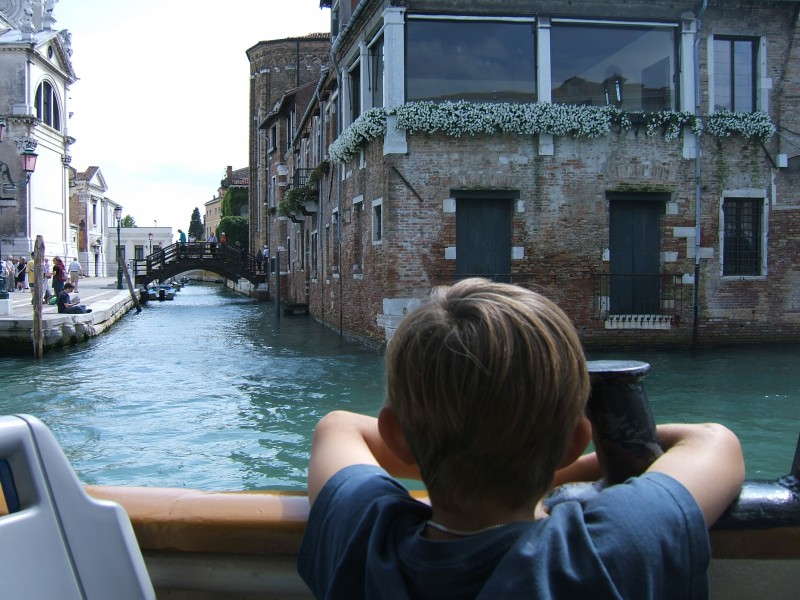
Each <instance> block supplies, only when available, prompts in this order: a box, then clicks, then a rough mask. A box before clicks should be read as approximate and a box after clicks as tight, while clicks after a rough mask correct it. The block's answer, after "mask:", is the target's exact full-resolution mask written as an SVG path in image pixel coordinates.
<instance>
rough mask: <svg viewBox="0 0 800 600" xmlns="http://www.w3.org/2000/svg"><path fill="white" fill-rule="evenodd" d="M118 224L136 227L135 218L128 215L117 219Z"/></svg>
mask: <svg viewBox="0 0 800 600" xmlns="http://www.w3.org/2000/svg"><path fill="white" fill-rule="evenodd" d="M119 226H120V227H137V225H136V220H135V219H134V218H133V217H132V216H130V215H125V216H124V217H122V218H121V219H120V220H119Z"/></svg>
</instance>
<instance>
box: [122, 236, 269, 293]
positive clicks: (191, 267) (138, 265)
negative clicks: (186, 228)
mask: <svg viewBox="0 0 800 600" xmlns="http://www.w3.org/2000/svg"><path fill="white" fill-rule="evenodd" d="M132 265H133V274H134V281H135V282H136V285H142V286H147V285H148V284H149V283H152V282H153V281H167V280H168V279H173V278H175V277H177V276H178V275H180V274H181V273H186V272H188V271H210V272H212V273H216V274H217V275H221V276H222V277H224V278H225V279H231V280H233V281H238V280H239V279H247V280H248V281H249V282H250V283H252V284H253V285H258V284H260V283H264V282H265V281H266V278H267V276H266V273H265V272H260V271H259V269H258V265H257V264H256V260H255V257H253V256H250V255H249V254H246V253H244V252H240V251H239V250H236V249H235V248H232V247H231V246H229V245H222V244H219V243H217V244H210V243H208V242H194V243H186V244H180V243H176V244H171V245H169V246H165V247H164V248H162V249H160V250H156V251H155V252H153V253H152V254H151V255H149V256H147V257H145V258H139V259H135V260H133V261H132ZM263 266H264V269H265V271H266V269H267V267H266V265H263Z"/></svg>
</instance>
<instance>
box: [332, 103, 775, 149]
mask: <svg viewBox="0 0 800 600" xmlns="http://www.w3.org/2000/svg"><path fill="white" fill-rule="evenodd" d="M721 112H722V111H718V112H717V113H714V114H712V115H711V116H710V117H709V118H708V120H709V123H708V128H707V129H708V131H709V133H711V135H715V136H729V135H731V134H732V133H738V134H740V135H742V136H744V137H759V138H761V139H762V140H765V139H768V138H769V137H770V136H771V135H772V134H773V133H774V132H775V126H774V125H773V124H772V121H771V120H770V118H769V116H768V115H766V114H765V113H727V114H725V113H723V114H721ZM387 114H388V115H394V116H395V117H396V118H397V123H396V125H395V127H396V128H397V129H401V130H405V131H407V132H408V133H437V132H441V133H444V134H446V135H449V136H453V137H461V136H462V135H477V134H482V133H483V134H493V133H511V134H517V135H537V134H550V135H554V136H559V137H563V136H572V137H586V138H590V139H592V138H597V137H601V136H604V135H607V134H608V133H610V131H611V125H612V124H616V125H618V126H619V129H620V131H622V130H625V131H630V130H632V129H635V130H636V131H638V129H639V127H640V126H641V125H644V126H645V133H646V134H647V135H648V136H652V135H656V134H657V133H658V132H661V133H662V134H663V136H664V138H665V139H667V140H672V139H675V138H676V137H678V136H679V135H681V132H682V131H683V129H684V128H685V127H688V128H689V129H690V131H691V132H692V133H694V134H695V135H700V134H701V133H702V131H703V121H702V119H701V118H700V117H698V116H697V115H694V114H692V113H690V112H686V111H673V110H667V111H660V112H647V113H646V112H642V111H634V112H625V111H622V110H620V109H618V108H616V107H613V106H585V105H577V104H553V103H550V102H535V103H527V104H516V103H510V102H498V103H489V102H467V101H463V100H461V101H457V102H429V101H423V102H409V103H407V104H404V105H402V106H398V107H396V108H392V109H388V110H384V109H383V108H372V109H370V110H368V111H366V112H365V113H364V114H362V115H361V116H360V117H359V118H358V119H356V120H355V121H354V122H353V124H352V125H351V126H350V127H348V128H347V129H346V130H345V131H344V132H343V133H342V135H341V136H339V138H338V139H337V140H336V141H335V142H334V143H333V144H331V147H330V158H331V160H333V161H335V162H347V161H348V160H350V159H351V158H353V157H354V156H355V155H356V153H357V152H358V149H359V148H360V147H361V145H362V144H363V143H365V142H369V141H372V140H374V139H375V138H377V137H379V136H382V135H385V134H386V116H387ZM712 124H713V126H712Z"/></svg>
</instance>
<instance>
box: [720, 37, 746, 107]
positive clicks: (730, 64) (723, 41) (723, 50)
mask: <svg viewBox="0 0 800 600" xmlns="http://www.w3.org/2000/svg"><path fill="white" fill-rule="evenodd" d="M755 65H756V43H755V40H752V39H750V40H743V39H733V38H718V37H715V38H714V110H719V109H721V108H727V109H728V110H732V111H736V112H752V111H754V110H756V68H755Z"/></svg>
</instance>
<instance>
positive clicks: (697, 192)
mask: <svg viewBox="0 0 800 600" xmlns="http://www.w3.org/2000/svg"><path fill="white" fill-rule="evenodd" d="M706 8H708V0H703V6H702V8H701V9H700V14H699V15H698V16H697V33H696V34H695V38H694V104H695V115H700V114H702V107H701V105H700V33H701V29H702V24H703V15H704V14H705V12H706ZM694 146H695V157H694V206H695V215H694V314H693V319H692V321H693V322H692V349H694V348H696V347H697V335H698V331H697V329H698V325H699V323H698V321H699V319H700V246H701V239H700V236H701V233H702V228H701V226H700V217H701V214H702V211H701V210H700V209H701V204H700V203H701V198H702V194H703V190H702V184H701V182H702V176H703V150H702V146H701V144H700V136H699V135H695V136H694Z"/></svg>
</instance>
